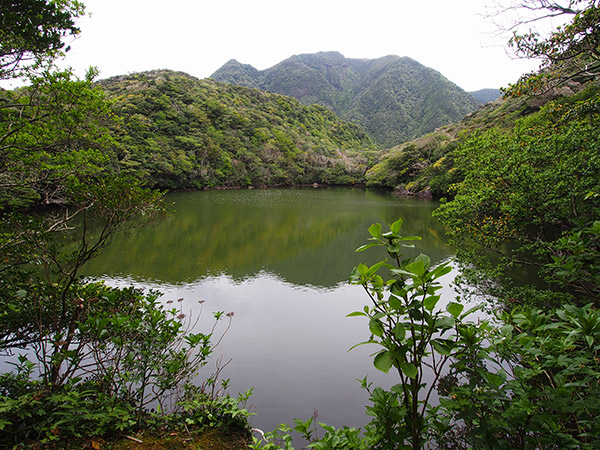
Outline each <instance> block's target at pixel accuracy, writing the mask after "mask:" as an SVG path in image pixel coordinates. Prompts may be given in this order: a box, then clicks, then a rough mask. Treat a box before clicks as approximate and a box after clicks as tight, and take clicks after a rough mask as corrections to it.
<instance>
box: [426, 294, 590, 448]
mask: <svg viewBox="0 0 600 450" xmlns="http://www.w3.org/2000/svg"><path fill="white" fill-rule="evenodd" d="M499 319H500V320H501V324H500V325H499V326H498V327H496V328H492V329H490V330H487V331H486V332H485V333H484V334H483V337H484V338H485V341H484V342H487V343H489V346H487V348H486V349H485V352H482V351H480V352H479V355H486V357H485V358H484V359H483V360H480V361H478V362H475V363H474V360H473V359H467V358H463V359H458V361H457V362H456V363H455V365H454V369H455V370H456V371H457V373H459V374H461V375H462V378H461V380H459V379H458V378H455V379H454V383H455V384H454V386H453V387H452V390H451V392H452V395H451V396H449V397H446V398H443V399H441V404H442V408H441V410H440V411H439V412H438V413H439V417H440V421H443V420H444V419H443V418H444V417H445V418H449V417H451V418H452V420H451V421H449V422H447V423H446V425H445V427H443V429H444V431H445V432H446V435H445V437H444V438H442V439H441V440H442V442H444V443H445V445H447V446H448V447H443V448H465V447H464V446H459V445H464V443H465V442H468V444H469V446H470V447H469V448H491V449H535V448H561V449H567V448H578V449H592V448H598V445H599V444H600V441H599V438H598V433H597V430H598V427H599V426H600V422H599V419H598V417H599V415H598V413H599V412H600V390H599V381H600V360H599V358H598V356H599V351H600V346H599V345H598V338H599V337H600V335H599V333H600V317H599V315H598V311H597V310H595V309H593V308H592V307H591V306H590V305H587V306H584V307H576V306H571V305H569V306H565V307H563V308H560V309H558V310H556V311H554V312H549V313H546V312H544V311H541V310H538V309H535V308H520V309H515V310H513V311H510V312H504V313H502V314H500V315H499ZM455 427H456V428H457V429H460V430H461V431H460V434H459V435H458V436H457V435H456V434H452V433H449V431H450V430H451V429H453V428H455ZM461 441H462V442H461Z"/></svg>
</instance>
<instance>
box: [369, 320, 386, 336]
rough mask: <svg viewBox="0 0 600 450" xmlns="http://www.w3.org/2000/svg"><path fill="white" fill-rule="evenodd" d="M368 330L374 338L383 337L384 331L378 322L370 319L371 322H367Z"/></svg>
mask: <svg viewBox="0 0 600 450" xmlns="http://www.w3.org/2000/svg"><path fill="white" fill-rule="evenodd" d="M369 330H371V333H373V334H374V335H375V336H377V337H383V332H384V329H383V325H382V324H381V322H380V321H379V320H373V319H371V321H370V322H369Z"/></svg>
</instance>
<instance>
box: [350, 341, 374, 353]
mask: <svg viewBox="0 0 600 450" xmlns="http://www.w3.org/2000/svg"><path fill="white" fill-rule="evenodd" d="M367 344H379V342H377V341H374V340H372V339H369V340H368V341H364V342H360V343H358V344H354V345H353V346H352V347H350V348H349V349H348V351H352V350H354V349H355V348H356V347H360V346H362V345H367Z"/></svg>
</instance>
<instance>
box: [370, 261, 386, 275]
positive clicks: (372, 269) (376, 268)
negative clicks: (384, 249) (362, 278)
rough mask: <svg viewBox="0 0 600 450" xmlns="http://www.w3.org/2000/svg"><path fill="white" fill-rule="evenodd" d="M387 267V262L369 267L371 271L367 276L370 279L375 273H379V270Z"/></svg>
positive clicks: (380, 262)
mask: <svg viewBox="0 0 600 450" xmlns="http://www.w3.org/2000/svg"><path fill="white" fill-rule="evenodd" d="M385 265H386V261H379V262H378V263H377V264H374V265H372V266H371V267H369V271H368V272H367V275H368V276H369V277H370V276H371V275H373V274H374V273H375V272H377V271H378V270H379V269H381V267H383V266H385Z"/></svg>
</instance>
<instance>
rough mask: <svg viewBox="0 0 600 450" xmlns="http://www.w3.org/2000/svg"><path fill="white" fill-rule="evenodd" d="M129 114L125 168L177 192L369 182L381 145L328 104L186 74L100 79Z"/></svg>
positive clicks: (125, 116) (121, 134)
mask: <svg viewBox="0 0 600 450" xmlns="http://www.w3.org/2000/svg"><path fill="white" fill-rule="evenodd" d="M99 85H100V87H101V88H102V89H103V90H104V91H105V92H106V93H107V95H108V97H109V99H110V100H112V102H113V107H114V111H115V113H116V114H117V115H119V116H120V117H121V121H120V122H119V125H118V126H117V127H113V130H114V132H115V138H116V141H118V146H119V162H120V165H121V166H122V167H123V168H124V169H125V170H126V171H127V172H128V173H131V174H134V175H136V176H137V177H141V178H143V179H145V180H147V181H148V182H150V184H152V185H154V186H157V187H161V188H169V189H177V188H207V187H216V186H252V185H254V186H257V185H292V184H302V183H330V184H352V183H356V182H361V181H362V180H363V175H364V172H365V170H366V169H367V164H368V159H369V156H370V155H372V153H373V150H374V145H373V144H372V143H371V141H370V139H369V138H368V136H367V135H366V134H365V133H364V131H362V130H361V129H360V128H359V127H357V126H356V125H353V124H350V123H347V122H344V121H342V120H340V119H338V118H337V117H336V116H335V115H334V114H333V113H332V112H331V111H329V110H328V109H327V108H324V107H322V106H317V105H312V106H305V105H302V104H301V103H300V102H298V101H297V100H296V99H294V98H291V97H284V96H282V95H277V94H271V93H266V92H263V91H260V90H257V89H250V88H246V87H241V86H235V85H231V84H224V83H218V82H216V81H212V80H199V79H196V78H194V77H191V76H189V75H186V74H184V73H177V72H172V71H165V70H163V71H153V72H147V73H139V74H134V75H129V76H120V77H115V78H111V79H108V80H104V81H102V82H100V83H99Z"/></svg>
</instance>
